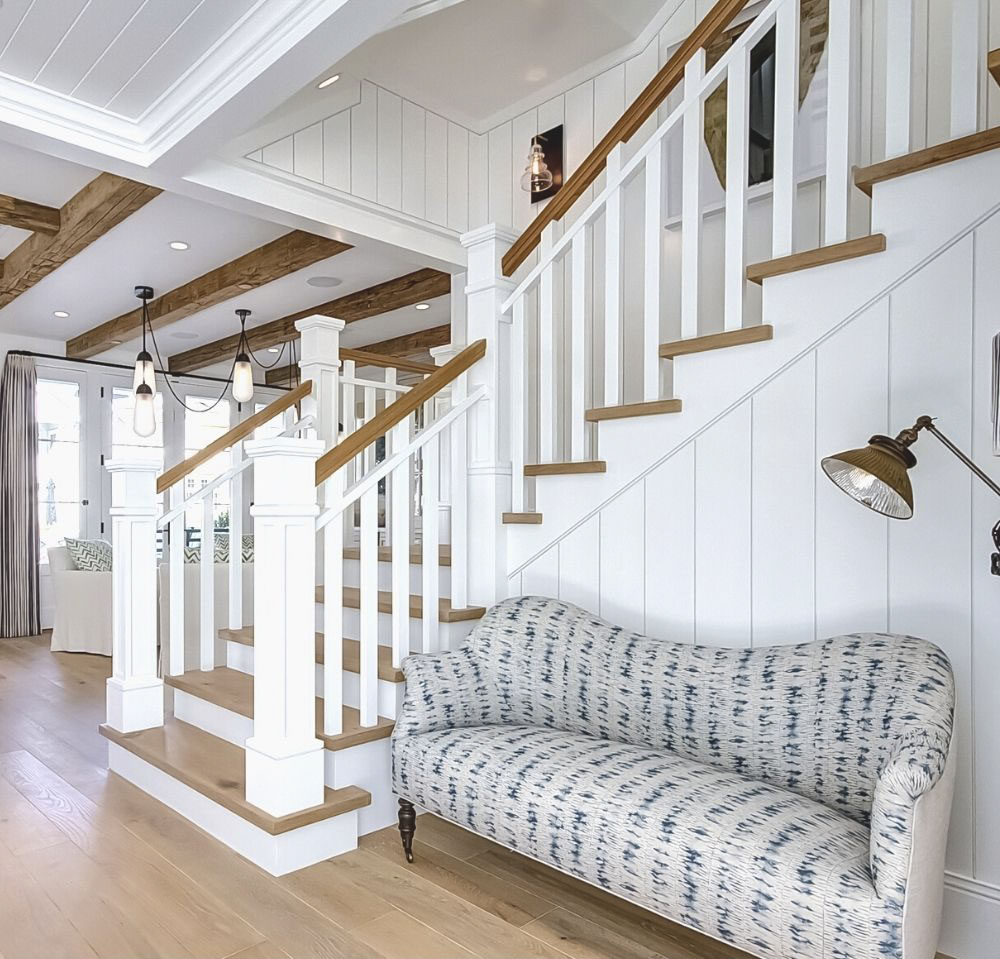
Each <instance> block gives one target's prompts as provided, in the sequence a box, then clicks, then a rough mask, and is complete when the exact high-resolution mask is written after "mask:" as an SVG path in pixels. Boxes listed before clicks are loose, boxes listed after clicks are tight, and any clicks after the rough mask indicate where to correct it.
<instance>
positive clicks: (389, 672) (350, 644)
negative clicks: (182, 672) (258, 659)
mask: <svg viewBox="0 0 1000 959" xmlns="http://www.w3.org/2000/svg"><path fill="white" fill-rule="evenodd" d="M219 638H220V639H225V640H229V641H230V642H233V643H240V644H241V645H243V646H253V644H254V633H253V626H244V627H243V629H220V630H219ZM343 657H344V669H346V670H347V672H349V673H360V672H361V643H360V642H359V641H358V640H356V639H348V638H347V637H346V636H345V637H344V652H343ZM323 660H324V654H323V634H322V633H316V662H317V663H320V664H321V665H322V663H323ZM378 678H379V679H384V680H385V681H386V682H387V683H401V682H403V680H404V678H405V677H404V676H403V671H402V670H401V669H396V668H394V667H393V665H392V648H391V647H389V646H381V645H380V646H379V648H378Z"/></svg>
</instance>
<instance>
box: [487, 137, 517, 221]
mask: <svg viewBox="0 0 1000 959" xmlns="http://www.w3.org/2000/svg"><path fill="white" fill-rule="evenodd" d="M510 136H511V131H510V124H509V123H503V124H501V125H500V126H498V127H495V128H494V129H492V130H490V134H489V139H490V222H491V223H499V224H500V225H501V226H513V224H514V217H513V207H512V200H511V184H512V183H513V181H512V179H511V175H510V170H511V164H512V163H513V158H512V156H511V141H510Z"/></svg>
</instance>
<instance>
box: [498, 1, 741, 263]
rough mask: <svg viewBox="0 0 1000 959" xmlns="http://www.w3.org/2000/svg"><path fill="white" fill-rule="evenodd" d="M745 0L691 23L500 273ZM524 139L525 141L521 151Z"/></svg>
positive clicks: (723, 4) (572, 199)
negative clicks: (687, 31)
mask: <svg viewBox="0 0 1000 959" xmlns="http://www.w3.org/2000/svg"><path fill="white" fill-rule="evenodd" d="M746 2H747V0H718V2H717V3H716V4H715V6H714V7H712V9H711V10H709V11H708V13H707V14H706V15H705V18H704V19H703V20H702V21H701V23H699V24H698V26H696V27H695V28H694V30H693V31H692V32H691V34H690V36H689V37H688V38H687V39H686V40H685V41H684V42H683V43H682V44H681V45H680V46H679V47H678V48H677V50H676V51H675V53H674V55H673V56H672V57H671V58H670V59H669V60H668V61H667V62H666V63H665V64H664V65H663V68H662V69H661V70H660V72H659V73H657V74H656V76H655V77H653V79H652V80H650V81H649V84H648V85H647V86H646V88H645V89H644V90H643V91H642V93H640V94H639V96H638V97H636V98H635V100H634V101H633V102H632V104H631V105H630V106H629V108H628V109H627V110H626V111H625V112H624V113H623V114H622V115H621V117H620V118H619V119H618V120H617V121H616V122H615V124H614V126H612V127H611V129H610V130H608V132H607V133H606V134H605V135H604V137H603V138H602V139H601V141H600V143H598V144H597V146H595V147H594V149H593V150H591V152H590V155H589V156H588V157H587V158H586V159H585V160H584V161H583V162H582V163H581V164H580V165H579V166H578V167H577V168H576V170H575V171H574V172H573V175H572V176H571V177H569V179H567V180H566V181H565V182H564V183H563V185H562V187H561V188H560V190H559V192H558V193H557V194H556V195H555V196H554V197H552V199H551V200H549V202H548V203H547V204H546V206H545V209H543V210H542V212H541V213H539V214H538V216H536V217H535V219H534V220H532V221H531V223H530V224H529V225H528V227H527V229H526V230H525V231H524V232H523V233H522V234H521V235H520V236H519V237H518V238H517V240H516V241H515V242H514V244H513V246H511V248H510V249H509V250H508V251H507V255H506V256H505V257H504V258H503V273H504V276H510V275H511V274H512V273H513V272H514V271H515V270H516V269H517V268H518V267H519V266H520V265H521V264H522V263H523V262H524V261H525V260H526V259H527V258H528V257H529V256H530V255H531V251H532V250H534V249H535V247H536V246H538V244H539V242H540V241H541V238H542V230H544V229H545V227H546V226H548V225H549V224H550V223H553V222H555V221H556V220H560V219H562V218H563V217H564V216H565V215H566V214H567V213H568V212H569V210H570V207H572V206H573V204H574V203H576V201H577V200H579V199H580V197H581V196H583V194H584V192H585V191H586V189H587V187H589V186H590V184H591V183H593V182H594V180H596V179H597V178H598V176H600V174H601V171H602V170H603V169H604V167H605V164H606V162H607V159H608V154H609V153H610V152H611V151H612V150H613V149H614V148H615V146H616V145H617V144H619V143H623V142H624V141H626V140H629V139H631V138H632V137H633V136H634V135H635V134H636V133H637V132H638V131H639V129H640V127H641V126H642V125H643V124H644V123H645V122H646V121H647V120H648V119H649V118H650V117H651V116H652V115H653V114H654V113H655V112H656V109H657V107H659V105H660V104H661V103H663V101H664V100H665V99H666V98H667V96H668V95H669V94H670V92H671V91H672V90H673V89H674V88H675V87H676V86H677V84H678V83H680V82H681V80H682V79H683V78H684V67H685V66H686V65H687V62H688V60H690V59H691V57H692V56H693V55H694V54H695V52H696V51H697V50H698V49H700V48H701V47H706V46H708V45H709V44H710V43H711V42H712V41H713V40H714V39H715V38H716V37H717V36H719V34H720V33H722V31H723V30H725V29H726V28H727V27H728V26H729V25H730V23H732V21H733V19H734V18H735V17H736V16H737V15H738V14H739V12H740V11H741V10H742V9H743V7H744V6H746ZM527 149H528V145H527V144H525V154H526V155H527Z"/></svg>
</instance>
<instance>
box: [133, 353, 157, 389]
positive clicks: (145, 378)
mask: <svg viewBox="0 0 1000 959" xmlns="http://www.w3.org/2000/svg"><path fill="white" fill-rule="evenodd" d="M143 383H145V385H146V386H148V387H149V391H150V393H155V392H156V370H155V369H154V367H153V357H152V356H150V355H149V353H148V352H146V350H143V351H142V352H141V353H139V355H138V356H137V357H136V358H135V372H134V373H133V375H132V389H133V391H135V390H138V389H139V386H140V384H143Z"/></svg>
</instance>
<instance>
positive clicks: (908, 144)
mask: <svg viewBox="0 0 1000 959" xmlns="http://www.w3.org/2000/svg"><path fill="white" fill-rule="evenodd" d="M884 9H885V16H886V28H885V156H886V159H889V158H891V157H896V156H902V155H903V154H905V153H909V152H910V150H911V148H912V131H911V127H912V117H911V115H910V110H911V106H912V102H913V95H912V86H913V0H886V2H885V5H884Z"/></svg>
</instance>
